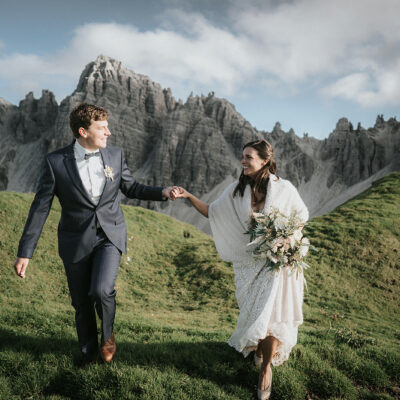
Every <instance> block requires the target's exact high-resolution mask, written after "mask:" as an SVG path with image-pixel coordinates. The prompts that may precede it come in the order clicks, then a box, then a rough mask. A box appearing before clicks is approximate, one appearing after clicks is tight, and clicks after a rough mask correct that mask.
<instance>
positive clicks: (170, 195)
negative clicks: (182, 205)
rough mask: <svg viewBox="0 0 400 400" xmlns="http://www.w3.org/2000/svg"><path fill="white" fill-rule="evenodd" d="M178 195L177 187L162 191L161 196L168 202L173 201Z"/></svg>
mask: <svg viewBox="0 0 400 400" xmlns="http://www.w3.org/2000/svg"><path fill="white" fill-rule="evenodd" d="M177 194H178V186H168V187H166V188H164V189H163V191H162V195H163V196H164V197H167V198H168V199H170V200H175V199H176V196H177Z"/></svg>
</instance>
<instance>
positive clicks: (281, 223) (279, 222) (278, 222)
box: [274, 215, 288, 231]
mask: <svg viewBox="0 0 400 400" xmlns="http://www.w3.org/2000/svg"><path fill="white" fill-rule="evenodd" d="M287 223H288V220H287V218H286V217H285V216H284V215H278V217H277V218H276V219H275V221H274V226H275V229H276V230H277V231H280V230H282V229H284V228H285V226H286V225H287Z"/></svg>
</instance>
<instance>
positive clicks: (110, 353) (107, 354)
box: [100, 333, 117, 363]
mask: <svg viewBox="0 0 400 400" xmlns="http://www.w3.org/2000/svg"><path fill="white" fill-rule="evenodd" d="M116 351H117V345H116V344H115V338H114V333H113V334H112V335H111V336H110V338H109V339H108V340H106V341H105V342H103V340H102V341H101V349H100V355H101V358H102V359H103V361H104V362H106V363H109V362H111V360H112V359H113V358H114V354H115V352H116Z"/></svg>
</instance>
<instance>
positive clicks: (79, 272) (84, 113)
mask: <svg viewBox="0 0 400 400" xmlns="http://www.w3.org/2000/svg"><path fill="white" fill-rule="evenodd" d="M107 119H108V112H107V110H105V109H104V108H102V107H98V106H95V105H91V104H86V103H83V104H80V105H78V106H77V107H75V108H74V109H73V111H72V112H71V114H70V126H71V129H72V132H73V134H74V137H75V138H76V140H74V142H73V143H72V144H70V145H69V146H67V147H65V148H63V149H60V150H56V151H54V152H53V153H50V154H48V155H47V156H46V159H45V165H44V167H43V171H42V175H41V178H40V181H39V187H38V191H37V193H36V196H35V199H34V201H33V203H32V205H31V208H30V211H29V215H28V219H27V221H26V224H25V228H24V231H23V233H22V237H21V240H20V242H19V247H18V254H17V259H16V261H15V264H14V268H15V271H16V273H17V274H18V275H19V276H20V277H21V278H24V277H25V273H26V268H27V266H28V262H29V259H30V258H32V256H33V252H34V250H35V247H36V244H37V241H38V240H39V236H40V234H41V231H42V228H43V225H44V223H45V221H46V218H47V216H48V214H49V211H50V208H51V204H52V201H53V198H54V196H57V197H58V199H59V201H60V204H61V219H60V222H59V225H58V249H59V254H60V257H61V258H62V261H63V263H64V267H65V271H66V275H67V280H68V286H69V291H70V294H71V298H72V305H73V307H74V308H75V320H76V330H77V333H78V341H79V345H80V348H81V351H82V356H83V364H88V363H92V362H95V361H96V360H97V355H98V341H97V324H96V314H95V309H96V311H97V314H98V316H99V318H100V319H101V328H102V337H101V348H100V355H101V357H102V359H103V360H104V361H105V362H110V361H111V360H112V359H113V357H114V354H115V351H116V345H115V339H114V334H113V325H114V316H115V295H116V291H115V289H114V285H115V281H116V278H117V274H118V268H119V264H120V259H121V253H122V252H124V253H125V252H126V224H125V219H124V215H123V213H122V210H121V207H120V196H119V190H121V192H122V193H123V194H124V195H125V196H127V197H129V198H137V199H141V200H157V201H161V200H166V199H167V198H170V199H171V200H173V199H174V198H175V197H174V195H175V192H176V190H177V189H176V188H175V187H168V188H164V189H163V188H162V187H151V186H145V185H142V184H140V183H137V182H136V181H135V179H134V178H133V177H132V175H131V173H130V171H129V169H128V167H127V165H126V162H125V159H124V155H123V152H122V150H121V149H120V148H118V147H114V146H107V139H108V137H109V136H110V135H111V132H110V131H109V129H108V122H107Z"/></svg>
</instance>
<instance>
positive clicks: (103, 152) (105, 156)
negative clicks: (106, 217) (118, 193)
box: [99, 147, 111, 204]
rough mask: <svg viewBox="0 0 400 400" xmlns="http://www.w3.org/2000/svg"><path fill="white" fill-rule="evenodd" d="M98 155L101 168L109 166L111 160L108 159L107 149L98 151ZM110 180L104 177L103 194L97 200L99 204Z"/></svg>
mask: <svg viewBox="0 0 400 400" xmlns="http://www.w3.org/2000/svg"><path fill="white" fill-rule="evenodd" d="M100 154H101V158H102V159H103V166H104V168H106V166H109V167H110V166H111V162H110V161H111V160H110V157H109V153H108V149H107V147H106V148H105V149H100ZM109 180H110V179H109V178H107V177H106V181H105V183H104V188H103V192H102V193H101V196H100V199H99V204H100V203H101V200H102V198H103V196H104V193H105V191H106V190H107V186H109V182H108V181H109Z"/></svg>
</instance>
